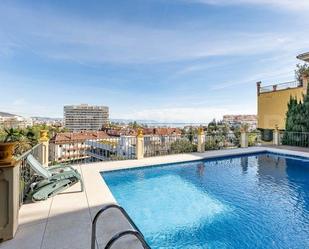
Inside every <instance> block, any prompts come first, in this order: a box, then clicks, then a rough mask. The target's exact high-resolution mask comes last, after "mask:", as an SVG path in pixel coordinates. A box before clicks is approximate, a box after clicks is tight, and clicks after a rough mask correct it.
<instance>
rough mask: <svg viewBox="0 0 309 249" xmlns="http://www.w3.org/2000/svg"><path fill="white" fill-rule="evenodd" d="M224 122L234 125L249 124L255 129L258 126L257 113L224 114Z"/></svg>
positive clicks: (251, 128) (250, 128)
mask: <svg viewBox="0 0 309 249" xmlns="http://www.w3.org/2000/svg"><path fill="white" fill-rule="evenodd" d="M223 122H224V123H227V124H229V125H230V126H233V127H237V126H241V125H242V124H247V125H248V126H249V127H248V128H249V130H255V129H256V128H257V115H224V116H223Z"/></svg>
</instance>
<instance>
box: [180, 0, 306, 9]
mask: <svg viewBox="0 0 309 249" xmlns="http://www.w3.org/2000/svg"><path fill="white" fill-rule="evenodd" d="M185 1H186V2H191V3H202V4H211V5H223V6H224V5H259V6H263V7H267V6H268V7H276V8H282V9H285V10H293V11H300V10H302V11H306V10H308V9H309V1H308V0H185Z"/></svg>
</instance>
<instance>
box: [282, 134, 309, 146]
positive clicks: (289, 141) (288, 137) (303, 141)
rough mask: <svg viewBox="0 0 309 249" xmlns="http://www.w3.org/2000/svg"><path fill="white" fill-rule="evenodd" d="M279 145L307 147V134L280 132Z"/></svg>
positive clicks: (308, 140) (308, 139)
mask: <svg viewBox="0 0 309 249" xmlns="http://www.w3.org/2000/svg"><path fill="white" fill-rule="evenodd" d="M280 144H282V145H290V146H298V147H309V132H291V131H284V132H281V134H280Z"/></svg>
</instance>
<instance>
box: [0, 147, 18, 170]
mask: <svg viewBox="0 0 309 249" xmlns="http://www.w3.org/2000/svg"><path fill="white" fill-rule="evenodd" d="M15 144H16V143H14V142H9V143H0V165H1V164H6V163H11V162H12V160H13V153H14V147H15Z"/></svg>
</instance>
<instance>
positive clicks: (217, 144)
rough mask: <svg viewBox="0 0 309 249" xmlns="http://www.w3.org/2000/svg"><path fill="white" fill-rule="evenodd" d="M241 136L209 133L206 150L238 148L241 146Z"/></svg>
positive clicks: (206, 136) (206, 138)
mask: <svg viewBox="0 0 309 249" xmlns="http://www.w3.org/2000/svg"><path fill="white" fill-rule="evenodd" d="M239 135H240V134H239ZM239 135H235V134H234V133H231V134H215V133H208V134H206V135H205V150H220V149H229V148H237V147H239V145H240V142H239Z"/></svg>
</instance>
